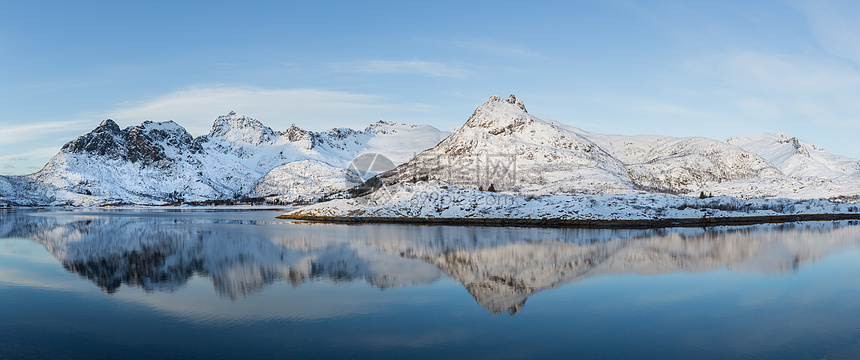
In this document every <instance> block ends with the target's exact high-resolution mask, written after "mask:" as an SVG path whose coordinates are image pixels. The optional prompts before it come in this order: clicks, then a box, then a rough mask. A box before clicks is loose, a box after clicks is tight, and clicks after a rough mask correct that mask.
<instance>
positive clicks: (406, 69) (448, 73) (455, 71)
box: [333, 60, 470, 78]
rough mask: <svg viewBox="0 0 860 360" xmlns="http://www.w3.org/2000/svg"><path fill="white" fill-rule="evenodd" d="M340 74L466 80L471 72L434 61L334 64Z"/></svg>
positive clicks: (374, 61) (370, 61)
mask: <svg viewBox="0 0 860 360" xmlns="http://www.w3.org/2000/svg"><path fill="white" fill-rule="evenodd" d="M333 68H334V70H335V71H338V72H351V73H377V74H419V75H426V76H434V77H450V78H464V77H467V76H468V75H469V74H470V72H469V71H468V70H466V69H464V68H462V67H461V66H458V65H451V64H444V63H439V62H433V61H420V60H407V61H392V60H367V61H353V62H344V63H337V64H333Z"/></svg>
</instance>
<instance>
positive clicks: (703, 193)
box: [699, 191, 708, 199]
mask: <svg viewBox="0 0 860 360" xmlns="http://www.w3.org/2000/svg"><path fill="white" fill-rule="evenodd" d="M707 197H708V196H707V195H705V192H704V191H702V192H701V193H699V199H705V198H707Z"/></svg>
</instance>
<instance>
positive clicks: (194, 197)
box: [0, 112, 447, 206]
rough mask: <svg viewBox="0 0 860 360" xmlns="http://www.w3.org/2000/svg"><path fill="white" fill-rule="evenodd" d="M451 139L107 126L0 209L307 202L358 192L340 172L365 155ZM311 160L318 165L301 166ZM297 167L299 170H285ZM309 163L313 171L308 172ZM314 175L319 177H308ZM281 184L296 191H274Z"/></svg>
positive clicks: (380, 129)
mask: <svg viewBox="0 0 860 360" xmlns="http://www.w3.org/2000/svg"><path fill="white" fill-rule="evenodd" d="M445 136H447V133H446V132H443V131H439V130H437V129H435V128H433V127H430V126H414V125H404V124H397V123H392V122H379V123H376V124H372V125H371V126H369V127H368V128H367V129H365V130H364V131H358V130H352V129H346V128H340V129H332V130H329V131H326V132H311V131H306V130H303V129H300V128H298V127H296V126H295V125H294V126H292V127H290V128H289V129H287V130H286V131H284V132H278V131H274V130H272V129H270V128H268V127H266V126H265V125H263V124H262V123H261V122H259V121H258V120H255V119H252V118H248V117H244V116H240V115H237V114H235V113H232V112H231V113H230V114H228V115H225V116H219V117H218V118H217V119H216V120H215V122H214V124H213V127H212V130H211V131H210V133H209V134H208V135H203V136H200V137H197V138H194V137H192V136H191V135H190V134H189V133H188V132H187V131H185V129H184V128H182V127H181V126H179V125H178V124H176V123H174V122H172V121H168V122H162V123H155V122H150V121H146V122H144V123H142V124H141V125H138V126H132V127H128V128H125V129H120V128H119V126H117V124H116V123H115V122H113V121H112V120H105V121H104V122H102V123H101V124H100V125H99V126H98V127H96V128H95V129H94V130H93V131H92V132H90V133H88V134H86V135H84V136H80V137H78V138H76V139H75V140H73V141H71V142H69V143H68V144H66V145H65V146H64V147H63V148H62V150H61V151H60V152H59V153H58V154H57V155H56V156H54V158H52V159H51V161H50V162H49V163H48V164H47V165H46V166H45V168H43V169H42V170H41V171H39V172H37V173H35V174H32V175H27V176H21V177H2V179H3V180H2V182H0V199H2V200H0V201H2V202H7V203H10V204H13V205H14V204H17V205H44V204H55V205H56V204H70V205H78V206H80V205H98V204H105V203H135V204H161V203H165V202H176V201H182V202H188V201H206V200H215V199H233V198H239V197H246V196H257V195H260V196H269V195H271V196H275V197H277V199H278V200H282V201H283V200H286V199H303V200H311V198H312V199H316V198H319V197H321V196H323V195H325V194H326V193H328V192H331V191H337V190H344V189H347V188H349V187H351V186H354V185H355V181H354V178H353V177H351V175H349V174H346V173H345V171H344V170H343V169H346V168H347V167H348V166H349V163H350V161H351V160H352V159H353V158H355V157H356V156H358V155H360V154H363V153H368V152H382V153H390V154H392V156H391V159H392V160H393V161H395V162H396V163H400V162H403V161H406V160H408V159H409V158H410V157H411V156H412V154H414V153H417V152H419V151H422V150H424V149H427V148H430V147H432V146H433V145H435V144H436V143H437V142H438V140H439V139H440V138H443V137H445ZM389 147H393V148H391V149H389ZM307 160H313V161H312V162H303V161H307ZM294 162H301V163H296V164H293V165H291V166H282V165H288V164H290V163H294ZM310 164H313V166H315V167H314V169H305V168H303V166H304V165H308V166H310ZM339 169H340V170H339ZM273 170H274V171H275V172H274V173H272V174H271V175H270V176H267V175H269V172H270V171H273ZM314 170H321V171H322V172H321V173H317V174H312V175H311V174H310V173H309V172H310V171H314ZM278 184H282V185H283V184H291V185H293V186H294V188H281V189H275V188H274V187H275V186H277V185H278Z"/></svg>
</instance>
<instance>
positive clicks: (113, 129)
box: [93, 119, 120, 134]
mask: <svg viewBox="0 0 860 360" xmlns="http://www.w3.org/2000/svg"><path fill="white" fill-rule="evenodd" d="M119 131H120V128H119V125H117V124H116V122H114V121H113V120H111V119H105V120H104V121H102V122H101V124H99V126H97V127H96V128H95V129H93V132H109V133H114V134H116V133H119Z"/></svg>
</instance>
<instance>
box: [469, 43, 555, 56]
mask: <svg viewBox="0 0 860 360" xmlns="http://www.w3.org/2000/svg"><path fill="white" fill-rule="evenodd" d="M453 44H454V46H456V47H458V48H462V49H468V50H472V51H476V52H481V53H485V54H490V55H496V56H502V57H508V58H542V57H543V56H542V55H540V54H538V53H536V52H534V51H532V50H531V49H529V48H527V47H525V46H522V45H519V44H510V43H503V42H499V41H497V40H492V39H466V40H457V41H454V42H453Z"/></svg>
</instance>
